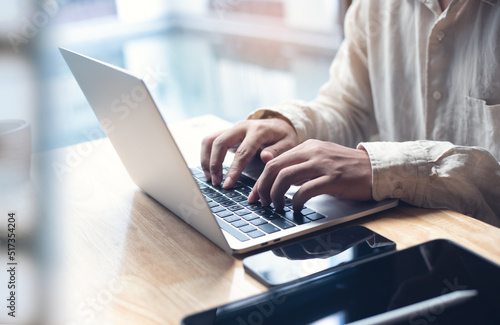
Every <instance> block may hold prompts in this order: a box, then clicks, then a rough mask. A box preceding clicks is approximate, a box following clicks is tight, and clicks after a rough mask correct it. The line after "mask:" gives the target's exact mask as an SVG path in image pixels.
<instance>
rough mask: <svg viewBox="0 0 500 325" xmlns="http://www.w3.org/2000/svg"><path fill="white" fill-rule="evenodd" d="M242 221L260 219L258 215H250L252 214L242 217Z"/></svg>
mask: <svg viewBox="0 0 500 325" xmlns="http://www.w3.org/2000/svg"><path fill="white" fill-rule="evenodd" d="M241 219H245V220H246V221H250V220H254V219H260V217H259V216H258V215H256V214H253V213H250V214H245V215H243V216H241Z"/></svg>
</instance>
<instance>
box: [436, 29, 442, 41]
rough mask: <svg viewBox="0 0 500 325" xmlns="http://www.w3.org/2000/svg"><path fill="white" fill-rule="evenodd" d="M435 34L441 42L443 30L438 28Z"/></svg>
mask: <svg viewBox="0 0 500 325" xmlns="http://www.w3.org/2000/svg"><path fill="white" fill-rule="evenodd" d="M436 36H437V39H438V42H441V41H442V40H443V38H444V32H443V31H442V30H440V31H439V32H437V34H436Z"/></svg>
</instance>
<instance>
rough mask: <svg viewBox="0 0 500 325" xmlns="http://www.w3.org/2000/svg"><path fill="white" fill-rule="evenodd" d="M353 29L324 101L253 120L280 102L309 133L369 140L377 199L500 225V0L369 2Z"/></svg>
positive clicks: (358, 9) (357, 6) (290, 105)
mask: <svg viewBox="0 0 500 325" xmlns="http://www.w3.org/2000/svg"><path fill="white" fill-rule="evenodd" d="M345 34H346V37H345V39H344V41H343V43H342V45H341V47H340V49H339V51H338V53H337V55H336V57H335V59H334V60H333V62H332V65H331V67H330V80H329V81H328V82H327V83H326V84H325V85H324V86H323V87H322V88H321V89H320V92H319V95H318V96H317V98H316V99H315V100H313V101H311V102H305V101H301V100H288V101H285V102H282V103H280V104H278V105H275V106H271V107H265V108H262V109H260V110H258V111H256V112H254V113H253V114H252V115H250V117H249V118H256V117H258V116H260V115H262V112H265V111H267V110H270V111H273V112H277V113H280V114H282V115H283V116H284V117H286V118H287V119H288V120H290V121H291V122H292V124H293V126H294V127H295V130H296V131H297V134H298V136H299V140H300V141H301V142H303V141H305V140H307V139H310V138H315V139H320V140H326V141H333V142H337V143H339V144H342V145H345V146H349V147H356V146H358V147H359V148H363V149H365V150H366V151H367V152H368V154H369V156H370V161H371V164H372V175H373V180H372V192H373V198H374V199H375V200H383V199H385V198H398V199H400V200H402V201H404V202H407V203H410V204H412V205H416V206H420V207H428V208H449V209H453V210H455V211H458V212H461V213H464V214H467V215H470V216H474V217H475V218H477V219H480V220H483V221H485V222H488V223H490V224H493V225H496V226H500V164H499V162H498V160H499V159H500V1H497V0H487V1H486V0H484V1H473V0H454V1H453V2H452V3H451V4H450V6H449V7H448V8H447V9H446V10H445V11H444V12H442V11H441V9H440V6H439V2H438V0H405V1H401V0H392V1H390V0H358V1H354V2H353V4H352V5H351V7H350V8H349V10H348V12H347V15H346V20H345ZM374 139H377V141H374Z"/></svg>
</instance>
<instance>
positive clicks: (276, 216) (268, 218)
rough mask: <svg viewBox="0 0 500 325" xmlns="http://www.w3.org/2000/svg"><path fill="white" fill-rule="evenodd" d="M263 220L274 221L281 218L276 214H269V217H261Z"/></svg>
mask: <svg viewBox="0 0 500 325" xmlns="http://www.w3.org/2000/svg"><path fill="white" fill-rule="evenodd" d="M262 217H263V218H266V219H267V220H273V219H276V218H281V216H280V215H279V214H277V213H273V214H270V215H263V216H262Z"/></svg>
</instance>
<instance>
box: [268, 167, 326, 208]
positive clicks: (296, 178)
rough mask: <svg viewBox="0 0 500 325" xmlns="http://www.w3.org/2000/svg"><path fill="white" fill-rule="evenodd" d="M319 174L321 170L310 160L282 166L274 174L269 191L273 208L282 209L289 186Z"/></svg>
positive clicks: (304, 181)
mask: <svg viewBox="0 0 500 325" xmlns="http://www.w3.org/2000/svg"><path fill="white" fill-rule="evenodd" d="M319 176H321V172H320V171H318V170H317V168H316V166H314V163H313V162H310V161H306V162H304V163H300V164H296V165H292V166H289V167H286V168H283V169H282V170H281V171H280V172H279V173H278V175H277V176H276V180H275V182H274V184H273V185H272V188H271V192H270V196H271V199H272V201H273V203H274V206H275V208H276V209H278V210H279V209H283V207H284V197H285V193H286V192H287V191H288V189H289V188H290V186H292V185H294V184H298V183H306V182H307V181H309V180H310V179H314V178H317V177H319Z"/></svg>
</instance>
